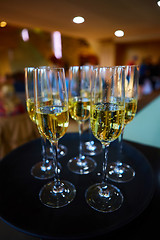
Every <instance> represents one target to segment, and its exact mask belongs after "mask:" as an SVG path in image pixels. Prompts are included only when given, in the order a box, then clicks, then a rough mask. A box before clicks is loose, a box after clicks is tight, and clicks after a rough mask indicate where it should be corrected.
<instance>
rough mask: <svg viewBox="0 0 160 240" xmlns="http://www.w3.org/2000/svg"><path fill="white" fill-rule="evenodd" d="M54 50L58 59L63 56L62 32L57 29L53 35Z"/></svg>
mask: <svg viewBox="0 0 160 240" xmlns="http://www.w3.org/2000/svg"><path fill="white" fill-rule="evenodd" d="M51 37H52V50H53V52H54V55H55V57H56V58H57V59H60V58H62V43H61V33H60V32H58V31H56V32H53V33H52V35H51Z"/></svg>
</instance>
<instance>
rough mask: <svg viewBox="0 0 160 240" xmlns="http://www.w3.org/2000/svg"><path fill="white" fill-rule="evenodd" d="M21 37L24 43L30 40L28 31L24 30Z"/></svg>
mask: <svg viewBox="0 0 160 240" xmlns="http://www.w3.org/2000/svg"><path fill="white" fill-rule="evenodd" d="M21 36H22V39H23V41H24V42H27V41H28V40H29V33H28V29H23V30H22V32H21Z"/></svg>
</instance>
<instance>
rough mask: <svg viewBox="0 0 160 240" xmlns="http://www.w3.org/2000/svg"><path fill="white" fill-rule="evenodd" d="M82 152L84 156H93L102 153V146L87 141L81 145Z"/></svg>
mask: <svg viewBox="0 0 160 240" xmlns="http://www.w3.org/2000/svg"><path fill="white" fill-rule="evenodd" d="M83 152H84V154H86V155H90V156H94V155H96V154H99V153H101V152H102V145H101V143H100V142H99V143H98V142H94V141H88V142H85V143H84V144H83Z"/></svg>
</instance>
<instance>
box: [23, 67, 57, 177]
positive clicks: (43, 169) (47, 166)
mask: <svg viewBox="0 0 160 240" xmlns="http://www.w3.org/2000/svg"><path fill="white" fill-rule="evenodd" d="M34 72H35V68H34V67H27V68H25V92H26V106H27V111H28V115H29V117H30V119H31V120H32V121H33V122H34V123H35V124H36V112H35V102H34ZM43 101H44V104H47V99H43ZM41 146H42V161H41V162H38V163H36V164H35V165H34V166H33V167H32V169H31V175H32V176H34V177H35V178H38V179H50V178H53V176H54V166H53V161H50V160H49V159H48V157H47V152H46V139H45V138H44V137H43V136H42V135H41Z"/></svg>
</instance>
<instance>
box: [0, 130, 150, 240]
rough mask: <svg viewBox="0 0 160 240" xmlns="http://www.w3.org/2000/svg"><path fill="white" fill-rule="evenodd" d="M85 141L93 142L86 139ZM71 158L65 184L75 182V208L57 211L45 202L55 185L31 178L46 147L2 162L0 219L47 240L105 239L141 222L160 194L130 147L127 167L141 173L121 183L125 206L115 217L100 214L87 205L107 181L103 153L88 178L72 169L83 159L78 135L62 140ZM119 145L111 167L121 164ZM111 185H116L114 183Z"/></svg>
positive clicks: (32, 146) (28, 147)
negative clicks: (93, 188) (90, 193)
mask: <svg viewBox="0 0 160 240" xmlns="http://www.w3.org/2000/svg"><path fill="white" fill-rule="evenodd" d="M83 138H84V139H83V140H84V141H85V140H87V139H88V135H87V134H84V136H83ZM60 143H63V144H64V145H65V146H67V148H68V154H67V155H66V156H65V157H63V158H60V163H61V165H62V167H63V170H62V173H61V175H60V177H61V179H66V180H68V181H70V182H72V183H73V184H74V185H75V187H76V189H77V194H76V197H75V199H74V201H73V202H72V203H70V204H69V205H67V206H65V207H63V208H59V209H52V208H48V207H46V206H44V205H43V204H42V203H41V202H40V200H39V191H40V189H41V188H42V186H43V185H44V184H46V183H47V182H49V181H50V180H38V179H35V178H34V177H33V176H31V174H30V170H31V167H32V166H33V165H34V164H35V163H36V162H38V161H41V141H40V139H37V140H35V141H32V142H29V143H27V144H25V145H23V146H22V147H20V148H18V149H16V150H14V151H12V152H11V153H10V154H9V155H7V156H6V157H5V158H4V159H3V160H2V161H1V162H0V216H1V218H2V220H4V221H5V222H7V223H8V224H9V225H11V226H12V227H14V228H16V229H17V230H19V231H22V232H24V233H26V234H30V235H33V236H36V237H40V238H44V239H81V238H90V237H95V236H100V235H103V234H106V233H109V232H111V231H113V230H115V229H118V228H120V227H122V226H124V225H126V224H127V223H129V222H131V221H132V220H133V219H134V218H136V217H137V216H139V215H140V214H141V213H142V212H143V210H144V209H145V208H146V207H147V206H148V204H149V202H150V201H151V199H152V196H153V192H154V179H153V173H152V169H151V167H150V164H149V162H148V161H147V159H146V158H145V157H144V156H143V155H142V154H141V153H140V152H139V151H137V149H136V148H134V147H132V146H131V145H129V144H127V143H124V154H125V157H124V162H126V163H128V164H130V165H131V166H132V167H133V168H134V170H135V171H136V176H135V178H134V179H133V180H132V181H130V182H127V183H119V184H118V183H115V182H112V184H114V185H116V186H117V187H119V188H120V189H121V192H122V194H123V196H124V202H123V204H122V206H121V208H120V209H118V210H117V211H115V212H113V213H100V212H98V211H95V210H94V209H92V208H90V207H89V206H88V205H87V203H86V201H85V197H84V196H85V191H86V189H87V188H88V187H89V186H90V185H92V184H94V183H96V182H100V181H101V176H100V175H99V174H97V173H99V172H101V168H102V160H103V153H101V154H99V155H97V156H94V157H93V158H94V159H95V160H96V161H97V168H96V170H95V171H94V172H93V173H90V174H88V175H76V174H74V173H72V172H70V171H69V170H68V168H67V166H66V164H67V162H68V160H69V159H70V158H72V157H74V156H76V155H77V154H78V144H79V138H78V134H77V133H75V134H73V133H72V134H66V135H65V136H64V137H63V138H62V139H61V140H60ZM117 156H118V154H117V144H116V142H115V143H113V144H111V146H110V150H109V162H111V161H113V160H116V159H117ZM108 182H111V181H108Z"/></svg>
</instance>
